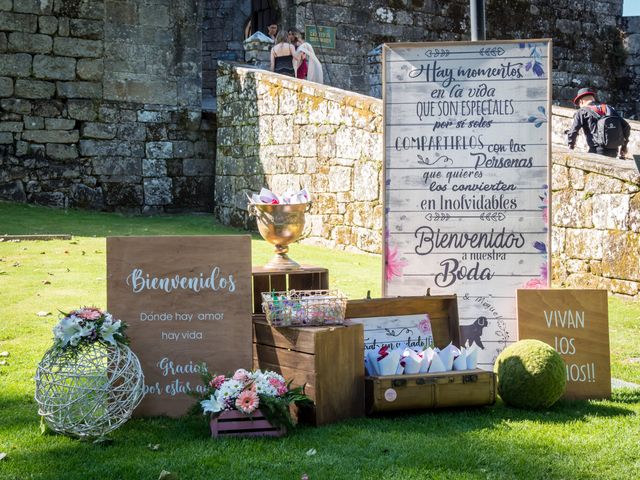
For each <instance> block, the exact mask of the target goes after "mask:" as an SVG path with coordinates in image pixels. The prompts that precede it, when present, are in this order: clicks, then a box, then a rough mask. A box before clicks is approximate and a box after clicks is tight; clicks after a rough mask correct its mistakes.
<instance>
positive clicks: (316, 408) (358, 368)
mask: <svg viewBox="0 0 640 480" xmlns="http://www.w3.org/2000/svg"><path fill="white" fill-rule="evenodd" d="M253 342H254V343H253V366H254V368H260V369H268V370H273V371H276V372H278V373H280V374H281V375H284V377H286V378H287V379H289V380H291V382H292V385H293V386H297V387H300V386H303V385H304V386H305V393H306V394H307V395H308V396H309V398H310V399H311V400H312V401H313V404H312V405H308V406H306V407H301V408H298V409H297V410H296V412H295V413H296V415H297V417H298V419H299V420H300V421H303V422H304V423H310V424H312V425H324V424H327V423H332V422H336V421H339V420H343V419H346V418H352V417H361V416H364V370H363V368H362V358H363V356H364V336H363V328H362V325H353V326H326V327H280V328H276V327H272V326H271V325H269V324H268V323H267V322H266V320H265V319H264V316H262V317H260V316H255V315H254V321H253Z"/></svg>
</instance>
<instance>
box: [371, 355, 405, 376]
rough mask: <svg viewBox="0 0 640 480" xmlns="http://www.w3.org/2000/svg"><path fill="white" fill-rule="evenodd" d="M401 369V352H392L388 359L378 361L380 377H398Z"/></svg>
mask: <svg viewBox="0 0 640 480" xmlns="http://www.w3.org/2000/svg"><path fill="white" fill-rule="evenodd" d="M399 367H400V368H402V367H401V366H400V352H399V351H398V350H391V351H390V352H389V354H388V355H387V356H386V357H384V358H383V359H382V360H380V361H378V367H377V371H378V375H396V374H397V372H398V368H399ZM400 373H402V371H401V372H400Z"/></svg>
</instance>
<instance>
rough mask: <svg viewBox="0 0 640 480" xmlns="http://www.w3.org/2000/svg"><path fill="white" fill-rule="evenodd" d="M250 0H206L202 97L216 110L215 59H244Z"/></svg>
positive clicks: (205, 104) (204, 106) (205, 106)
mask: <svg viewBox="0 0 640 480" xmlns="http://www.w3.org/2000/svg"><path fill="white" fill-rule="evenodd" d="M251 3H252V0H235V1H228V0H211V1H207V2H205V5H204V16H203V25H202V101H203V108H204V109H205V110H215V96H216V69H217V66H218V60H223V61H224V60H226V61H233V62H242V61H244V50H243V48H242V41H243V40H244V38H245V36H244V35H245V32H244V28H245V26H246V24H247V20H248V19H249V18H250V17H251Z"/></svg>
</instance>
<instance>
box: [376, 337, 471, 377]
mask: <svg viewBox="0 0 640 480" xmlns="http://www.w3.org/2000/svg"><path fill="white" fill-rule="evenodd" d="M477 361H478V349H477V347H476V346H475V345H474V346H472V347H468V346H467V347H460V348H458V347H456V346H455V345H453V344H449V345H447V346H446V347H445V348H443V349H442V350H440V349H438V348H435V349H433V348H431V347H427V348H426V349H424V350H416V349H413V348H407V347H406V346H404V345H403V346H400V347H399V348H391V347H390V346H389V345H383V346H381V347H379V348H376V349H374V350H368V351H367V353H366V354H365V368H366V370H367V373H368V374H369V375H374V376H378V375H382V376H384V375H403V374H404V375H415V374H418V373H444V372H450V371H452V370H456V371H460V370H474V369H475V368H477Z"/></svg>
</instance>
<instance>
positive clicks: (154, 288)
mask: <svg viewBox="0 0 640 480" xmlns="http://www.w3.org/2000/svg"><path fill="white" fill-rule="evenodd" d="M250 272H251V238H250V236H249V235H229V236H185V237H181V236H160V237H109V238H107V300H108V310H109V312H111V314H113V315H114V317H116V318H119V319H121V320H123V321H125V322H126V323H128V324H129V328H128V330H127V333H128V335H129V337H130V338H131V348H132V349H133V350H134V351H135V352H136V355H137V356H138V358H139V359H140V364H141V366H142V369H143V371H144V376H145V393H147V394H146V395H145V397H144V398H143V400H142V402H141V403H140V405H139V406H138V408H137V409H136V411H135V415H136V416H158V415H167V416H171V417H180V416H182V415H184V414H185V413H187V411H188V410H189V408H191V406H192V405H193V399H192V398H191V397H190V396H189V395H187V393H186V391H187V390H188V386H187V385H199V384H200V383H201V380H200V377H199V375H198V367H197V365H199V364H200V363H203V362H204V363H206V364H207V367H208V368H209V369H210V371H212V372H229V371H235V370H236V369H238V368H249V367H250V365H251V346H250V342H251V329H252V327H251V276H250ZM212 346H215V347H214V348H212Z"/></svg>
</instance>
